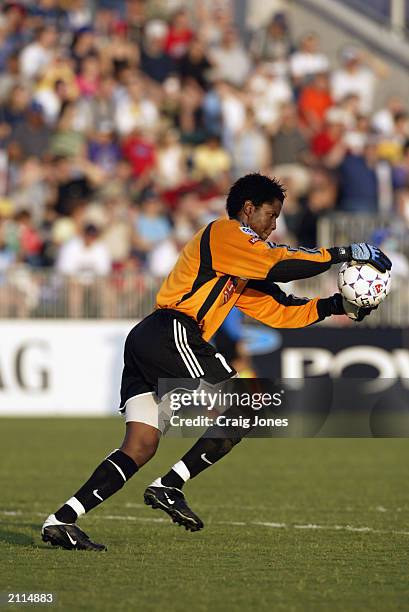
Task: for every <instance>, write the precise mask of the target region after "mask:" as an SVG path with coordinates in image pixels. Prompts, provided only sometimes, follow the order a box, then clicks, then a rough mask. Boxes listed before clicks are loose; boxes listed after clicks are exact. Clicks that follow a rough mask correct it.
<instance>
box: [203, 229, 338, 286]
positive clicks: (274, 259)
mask: <svg viewBox="0 0 409 612" xmlns="http://www.w3.org/2000/svg"><path fill="white" fill-rule="evenodd" d="M225 223H226V225H224V224H223V223H220V224H217V225H216V224H215V227H214V228H213V231H212V236H211V251H212V258H213V268H214V269H215V270H216V271H217V272H219V273H220V274H229V275H233V276H238V277H240V278H248V279H255V280H265V279H267V280H269V281H277V282H288V281H291V280H297V279H301V278H309V277H311V276H315V275H317V274H321V273H322V272H325V271H326V270H328V269H329V268H330V266H331V265H332V264H333V263H338V262H337V261H336V259H335V258H334V256H333V254H332V253H331V251H330V250H328V249H324V248H321V249H306V248H303V247H301V248H293V247H289V246H287V245H281V244H275V243H273V242H264V241H263V240H261V239H260V238H259V237H258V236H257V234H256V233H255V232H254V231H253V230H252V229H251V228H249V227H246V226H240V224H239V223H232V222H231V221H230V222H228V221H227V222H225Z"/></svg>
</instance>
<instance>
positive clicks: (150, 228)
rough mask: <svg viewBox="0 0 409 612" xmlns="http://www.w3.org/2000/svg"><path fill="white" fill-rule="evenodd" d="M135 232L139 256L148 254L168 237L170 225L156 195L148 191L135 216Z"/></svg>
mask: <svg viewBox="0 0 409 612" xmlns="http://www.w3.org/2000/svg"><path fill="white" fill-rule="evenodd" d="M135 232H136V236H135V248H136V249H137V250H138V252H140V253H141V254H147V253H149V251H151V250H152V248H153V247H154V246H155V245H157V244H158V243H160V242H162V241H164V240H166V239H167V238H168V237H169V236H170V233H171V225H170V223H169V220H168V218H167V216H166V215H165V214H164V208H163V203H162V202H161V200H160V198H159V195H158V194H157V193H155V192H153V191H149V190H148V192H147V193H146V195H145V197H144V200H143V202H142V205H141V208H140V211H139V212H138V213H137V215H136V220H135Z"/></svg>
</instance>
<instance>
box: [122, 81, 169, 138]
mask: <svg viewBox="0 0 409 612" xmlns="http://www.w3.org/2000/svg"><path fill="white" fill-rule="evenodd" d="M158 121H159V112H158V108H157V106H156V105H155V103H154V102H153V101H152V100H151V99H149V98H148V96H147V95H146V92H145V90H144V85H143V81H142V80H141V79H140V78H138V77H137V76H135V77H133V78H132V79H131V80H130V82H129V83H128V84H127V87H126V93H125V96H124V98H123V99H121V100H120V101H119V102H118V106H117V108H116V113H115V124H116V128H117V130H118V132H119V133H120V134H121V136H126V135H127V134H130V133H131V132H132V131H133V130H134V129H135V128H140V127H144V128H147V129H155V128H156V127H157V124H158Z"/></svg>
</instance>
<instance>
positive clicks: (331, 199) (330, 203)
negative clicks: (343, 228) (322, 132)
mask: <svg viewBox="0 0 409 612" xmlns="http://www.w3.org/2000/svg"><path fill="white" fill-rule="evenodd" d="M337 190H338V189H337V177H336V175H335V173H334V172H332V171H329V170H325V169H324V168H320V167H317V168H315V169H313V170H312V172H311V175H310V188H309V190H308V192H307V194H306V196H304V197H303V198H302V200H301V204H302V213H301V214H300V218H299V225H298V228H297V230H296V233H297V241H298V242H299V244H302V245H303V246H306V247H309V248H314V247H316V246H317V244H318V240H317V225H318V222H319V220H320V219H321V218H323V217H324V216H325V215H327V214H328V213H330V212H331V211H332V210H334V208H335V205H336V202H337Z"/></svg>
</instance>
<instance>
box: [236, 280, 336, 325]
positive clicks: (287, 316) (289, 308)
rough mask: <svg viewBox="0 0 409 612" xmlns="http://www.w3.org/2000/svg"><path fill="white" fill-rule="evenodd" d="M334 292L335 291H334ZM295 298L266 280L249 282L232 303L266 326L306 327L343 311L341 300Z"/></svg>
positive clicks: (332, 298) (333, 297)
mask: <svg viewBox="0 0 409 612" xmlns="http://www.w3.org/2000/svg"><path fill="white" fill-rule="evenodd" d="M336 295H337V294H336ZM335 298H336V296H332V297H330V298H313V299H309V298H299V297H296V296H294V295H287V294H286V293H285V292H284V291H283V290H282V289H280V287H278V286H277V285H276V284H274V283H270V282H268V281H264V282H263V281H250V282H249V283H247V286H246V288H245V289H244V291H243V292H242V293H241V295H240V297H239V299H238V300H237V302H236V304H235V305H236V306H237V308H239V309H240V310H241V311H242V312H243V313H245V314H247V315H248V316H250V317H252V318H253V319H256V320H257V321H260V322H261V323H265V324H266V325H269V326H270V327H277V328H299V327H308V326H309V325H312V324H313V323H317V322H318V321H322V320H323V319H324V318H325V317H328V316H331V315H339V314H344V310H343V308H342V299H341V301H340V300H337V299H335Z"/></svg>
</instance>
